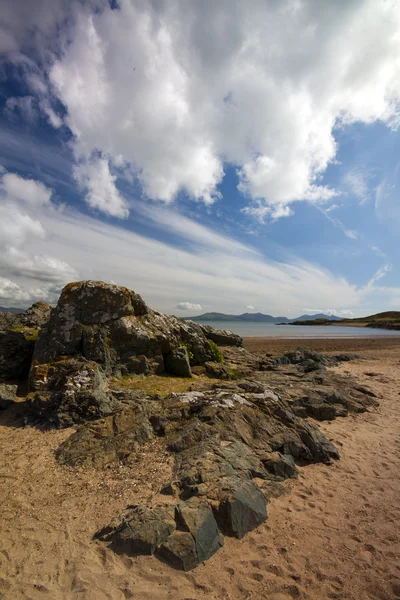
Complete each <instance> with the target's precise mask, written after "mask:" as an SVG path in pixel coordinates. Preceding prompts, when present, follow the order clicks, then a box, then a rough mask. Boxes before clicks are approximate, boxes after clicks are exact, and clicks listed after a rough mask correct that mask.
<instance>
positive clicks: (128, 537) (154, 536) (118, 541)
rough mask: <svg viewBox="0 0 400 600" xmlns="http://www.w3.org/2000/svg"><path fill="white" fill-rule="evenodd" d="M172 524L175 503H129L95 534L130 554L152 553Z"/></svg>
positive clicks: (120, 550) (169, 530) (165, 536)
mask: <svg viewBox="0 0 400 600" xmlns="http://www.w3.org/2000/svg"><path fill="white" fill-rule="evenodd" d="M175 528H176V524H175V519H174V507H158V508H154V509H153V510H150V509H149V508H147V507H146V506H128V507H127V509H126V510H125V511H124V512H123V513H121V514H120V515H118V517H116V518H115V519H114V520H113V521H111V523H110V524H109V525H107V526H106V527H104V528H103V529H100V530H99V531H98V532H97V533H96V534H95V535H94V538H95V539H99V540H101V541H103V542H110V546H111V548H112V549H113V550H115V551H116V552H118V553H121V552H124V553H125V554H128V555H129V556H134V555H137V554H153V553H154V552H155V550H156V548H157V547H158V546H159V545H160V544H162V543H163V542H164V541H165V540H166V539H167V538H168V536H170V534H171V533H172V532H173V531H174V530H175Z"/></svg>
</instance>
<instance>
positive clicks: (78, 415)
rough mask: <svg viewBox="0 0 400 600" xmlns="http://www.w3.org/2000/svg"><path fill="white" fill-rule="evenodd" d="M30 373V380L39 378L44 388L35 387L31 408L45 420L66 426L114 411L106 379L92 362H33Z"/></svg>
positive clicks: (38, 380) (97, 417)
mask: <svg viewBox="0 0 400 600" xmlns="http://www.w3.org/2000/svg"><path fill="white" fill-rule="evenodd" d="M37 371H40V376H38V377H36V375H37ZM32 372H33V380H34V383H35V384H36V385H37V384H38V382H42V381H43V382H44V383H45V389H44V390H43V389H41V387H40V386H39V393H37V394H35V395H34V398H33V401H32V403H31V410H32V411H33V412H34V413H35V415H36V416H37V417H40V418H41V419H43V420H45V421H47V422H48V423H51V424H53V425H55V426H57V427H69V426H70V425H72V424H74V423H82V422H85V421H91V420H94V419H99V418H100V417H104V416H107V415H110V414H111V413H112V412H113V410H114V399H113V397H112V395H111V394H110V393H109V390H108V384H107V380H106V378H105V376H104V374H103V372H102V371H101V370H100V369H99V367H98V365H97V364H96V363H93V362H89V361H83V360H75V359H66V360H60V361H56V362H54V363H52V364H51V365H50V366H48V365H35V366H33V367H32ZM31 374H32V373H31ZM43 387H44V386H43Z"/></svg>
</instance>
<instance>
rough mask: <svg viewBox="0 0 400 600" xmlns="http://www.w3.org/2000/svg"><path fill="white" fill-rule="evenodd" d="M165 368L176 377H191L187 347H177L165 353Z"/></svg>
mask: <svg viewBox="0 0 400 600" xmlns="http://www.w3.org/2000/svg"><path fill="white" fill-rule="evenodd" d="M164 363H165V370H166V371H167V373H170V374H171V375H176V377H191V376H192V371H191V370H190V363H189V356H188V353H187V350H186V348H185V347H183V346H182V347H180V348H175V349H173V350H171V351H170V352H168V353H167V354H165V355H164Z"/></svg>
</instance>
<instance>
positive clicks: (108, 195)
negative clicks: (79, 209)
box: [74, 156, 129, 218]
mask: <svg viewBox="0 0 400 600" xmlns="http://www.w3.org/2000/svg"><path fill="white" fill-rule="evenodd" d="M74 177H75V179H76V181H77V182H78V184H79V186H80V188H81V189H82V190H85V192H86V201H87V202H88V204H89V206H91V207H92V208H96V209H98V210H100V211H102V212H104V213H106V214H108V215H111V216H113V217H119V218H124V217H127V216H128V214H129V211H128V207H127V203H126V200H125V199H124V198H123V197H122V196H121V194H120V193H119V191H118V189H117V188H116V186H115V180H116V176H115V175H112V174H111V171H110V165H109V161H108V160H107V159H106V158H104V157H98V156H97V157H96V156H95V157H92V158H91V159H90V160H88V161H85V162H83V163H81V164H80V165H78V166H76V167H75V168H74Z"/></svg>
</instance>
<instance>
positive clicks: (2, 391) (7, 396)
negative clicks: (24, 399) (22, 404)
mask: <svg viewBox="0 0 400 600" xmlns="http://www.w3.org/2000/svg"><path fill="white" fill-rule="evenodd" d="M16 397H17V386H16V385H7V384H5V383H0V410H5V409H6V408H8V407H9V406H11V404H12V403H13V402H14V401H15V399H16Z"/></svg>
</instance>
